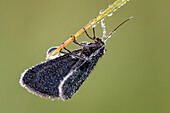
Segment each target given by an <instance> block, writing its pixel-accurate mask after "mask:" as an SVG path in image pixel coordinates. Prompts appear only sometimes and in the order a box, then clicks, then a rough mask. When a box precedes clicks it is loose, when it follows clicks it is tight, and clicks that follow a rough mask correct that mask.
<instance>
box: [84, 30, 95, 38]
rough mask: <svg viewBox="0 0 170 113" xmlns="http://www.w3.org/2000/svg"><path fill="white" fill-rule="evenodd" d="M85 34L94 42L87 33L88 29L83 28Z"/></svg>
mask: <svg viewBox="0 0 170 113" xmlns="http://www.w3.org/2000/svg"><path fill="white" fill-rule="evenodd" d="M83 29H84V32H85V33H86V35H87V37H89V38H90V39H92V40H94V39H93V38H92V37H90V36H89V34H88V33H87V31H86V29H85V28H84V27H83Z"/></svg>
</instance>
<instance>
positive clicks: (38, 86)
mask: <svg viewBox="0 0 170 113" xmlns="http://www.w3.org/2000/svg"><path fill="white" fill-rule="evenodd" d="M127 20H129V19H127ZM127 20H125V21H124V22H123V23H125V22H126V21H127ZM123 23H122V24H123ZM122 24H120V25H119V26H121V25H122ZM119 26H118V27H119ZM118 27H117V28H118ZM117 28H116V29H117ZM116 29H114V30H113V31H112V32H111V33H109V35H108V36H107V37H105V40H103V39H100V38H96V37H95V32H94V28H93V33H94V37H93V38H91V37H90V36H89V35H88V34H87V32H86V30H85V29H84V30H85V33H86V35H87V36H88V37H89V38H90V39H92V40H94V42H93V43H78V42H77V41H76V40H74V42H75V43H76V44H78V45H80V46H83V47H82V48H81V49H78V50H74V51H72V52H70V51H69V50H67V49H66V48H65V49H66V50H67V51H68V53H65V54H64V55H63V56H60V57H57V58H55V59H52V60H48V61H46V62H43V63H41V64H38V65H36V66H34V67H32V68H30V69H28V70H26V71H25V72H24V73H22V76H21V79H20V84H21V85H22V86H23V87H25V88H26V89H27V90H28V91H30V92H32V93H33V94H34V93H35V94H36V95H40V96H41V97H45V98H51V99H54V98H56V97H57V98H61V99H62V100H63V101H66V100H67V99H69V98H71V97H72V95H73V94H74V93H76V91H77V90H78V89H79V87H80V86H81V85H82V83H83V82H84V81H85V80H86V79H87V77H88V75H89V73H90V72H91V71H92V69H93V68H94V66H95V65H96V63H97V61H98V60H99V59H100V58H101V57H102V56H103V55H104V52H105V41H106V39H107V38H109V37H110V36H111V34H112V33H113V32H114V31H115V30H116ZM60 52H61V53H62V51H60Z"/></svg>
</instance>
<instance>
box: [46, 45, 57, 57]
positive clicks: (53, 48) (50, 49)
mask: <svg viewBox="0 0 170 113" xmlns="http://www.w3.org/2000/svg"><path fill="white" fill-rule="evenodd" d="M57 48H58V46H55V47H51V48H49V49H48V50H47V52H46V57H48V56H49V55H50V54H51V53H53V52H54V51H55V50H56V49H57ZM58 56H59V53H56V54H55V55H53V56H51V57H50V58H49V59H54V58H57V57H58Z"/></svg>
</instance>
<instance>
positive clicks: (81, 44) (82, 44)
mask: <svg viewBox="0 0 170 113" xmlns="http://www.w3.org/2000/svg"><path fill="white" fill-rule="evenodd" d="M73 42H74V43H75V44H77V45H79V46H84V45H85V43H79V42H77V41H76V38H75V36H74V41H73Z"/></svg>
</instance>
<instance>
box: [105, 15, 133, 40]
mask: <svg viewBox="0 0 170 113" xmlns="http://www.w3.org/2000/svg"><path fill="white" fill-rule="evenodd" d="M132 18H133V16H132V17H130V18H128V19H126V20H125V21H123V22H122V23H121V24H119V25H118V26H117V27H116V28H115V29H114V30H113V31H111V32H110V33H109V34H108V35H107V37H106V38H105V41H106V40H107V39H108V38H110V37H111V35H112V34H113V33H115V31H116V30H117V29H118V28H119V27H120V26H122V25H123V24H124V23H126V22H127V21H129V20H131V19H132Z"/></svg>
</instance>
